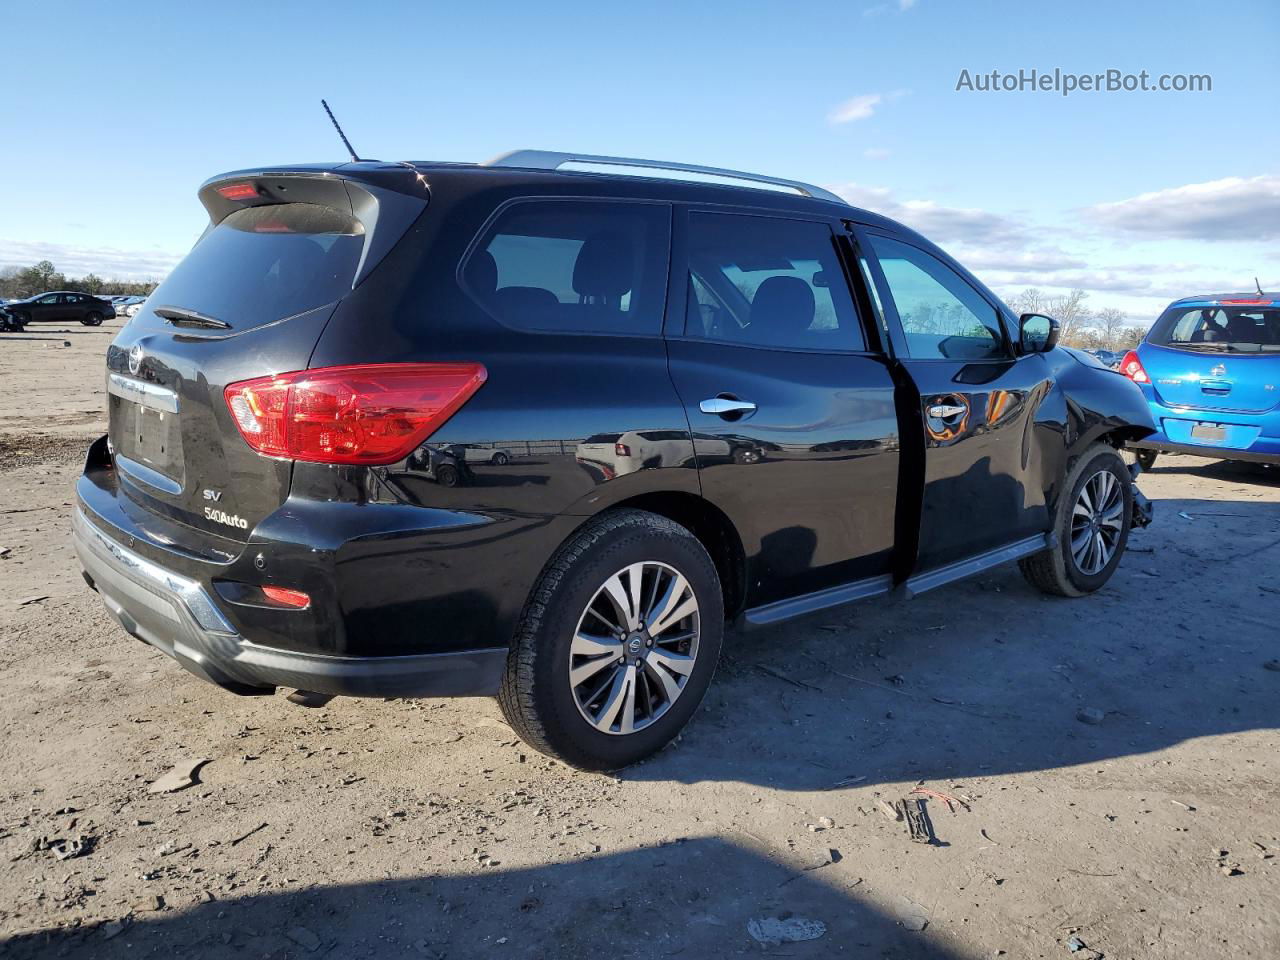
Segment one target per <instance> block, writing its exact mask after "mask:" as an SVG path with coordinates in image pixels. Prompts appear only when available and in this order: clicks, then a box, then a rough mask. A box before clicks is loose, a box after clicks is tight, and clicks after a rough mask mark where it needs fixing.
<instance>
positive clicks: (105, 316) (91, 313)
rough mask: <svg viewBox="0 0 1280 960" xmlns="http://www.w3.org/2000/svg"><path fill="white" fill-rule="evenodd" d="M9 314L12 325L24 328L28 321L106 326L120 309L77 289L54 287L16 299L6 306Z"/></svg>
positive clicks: (16, 327)
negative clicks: (48, 290)
mask: <svg viewBox="0 0 1280 960" xmlns="http://www.w3.org/2000/svg"><path fill="white" fill-rule="evenodd" d="M3 309H4V311H5V312H6V313H8V314H9V318H10V321H9V322H10V325H11V326H13V327H14V328H15V329H17V330H21V329H22V328H23V327H24V326H26V325H27V324H28V323H39V322H49V323H82V324H84V325H85V326H86V327H97V326H101V325H102V321H103V320H113V319H115V315H116V308H115V307H113V306H112V305H111V304H110V303H108V302H107V301H106V300H100V299H98V298H97V297H94V296H91V295H89V294H87V293H76V292H75V291H74V290H54V291H53V292H51V293H41V294H38V295H37V296H34V297H27V299H25V300H12V301H10V302H9V303H6V304H5V305H4V307H3Z"/></svg>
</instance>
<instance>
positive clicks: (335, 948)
mask: <svg viewBox="0 0 1280 960" xmlns="http://www.w3.org/2000/svg"><path fill="white" fill-rule="evenodd" d="M742 839H743V841H744V842H743V843H736V842H729V841H727V840H722V839H716V838H693V839H687V840H672V841H671V842H667V843H663V844H660V845H657V846H653V847H646V848H641V849H635V850H630V851H625V852H621V853H616V854H607V855H599V856H590V857H585V858H578V859H575V860H572V861H568V862H563V863H556V864H549V865H542V866H536V867H530V868H513V869H507V868H505V867H502V866H497V867H495V868H493V869H489V870H480V871H476V870H472V871H471V872H470V873H467V874H462V875H459V874H457V873H446V872H444V871H441V872H438V873H433V874H422V875H419V876H413V877H409V878H406V879H387V880H380V881H375V882H369V883H351V884H343V885H340V886H327V887H314V888H310V889H304V890H298V891H291V892H286V893H257V894H251V895H248V896H243V897H230V898H228V899H225V900H216V901H213V902H208V903H200V904H198V905H196V906H192V907H189V908H186V909H181V910H172V909H171V910H167V911H165V912H162V913H139V914H135V915H134V916H133V917H132V920H131V922H129V923H128V924H127V925H125V926H124V927H123V929H117V927H116V926H115V925H111V924H107V925H97V926H84V927H76V928H61V929H56V930H45V931H40V932H37V933H32V934H25V935H19V936H15V937H12V938H10V939H8V940H0V952H3V954H4V956H5V957H6V958H15V960H34V958H44V957H53V956H57V957H68V958H73V960H74V958H93V960H116V958H132V957H138V956H143V955H146V956H166V957H176V956H184V957H186V956H192V957H194V956H199V957H201V958H202V960H222V958H232V957H236V958H239V957H244V956H253V957H271V958H280V960H284V958H286V957H309V956H313V957H349V956H357V955H358V956H362V957H428V958H442V957H446V956H447V957H448V958H449V960H457V958H467V957H482V956H483V957H492V956H494V955H495V951H501V955H502V956H505V957H520V958H547V960H562V958H565V960H568V958H583V960H586V958H592V960H594V958H599V957H617V958H624V957H634V958H649V957H673V956H680V957H689V958H699V957H721V956H728V955H731V954H738V953H746V952H760V951H761V949H762V947H763V946H764V945H763V944H761V943H759V942H757V940H756V939H755V938H753V937H752V935H751V934H750V933H749V932H748V923H749V921H751V920H753V919H761V918H775V919H776V918H783V919H791V920H801V919H802V920H816V921H819V922H821V923H822V924H824V925H825V927H826V930H825V933H823V934H822V935H821V936H820V937H818V938H817V939H813V940H807V941H799V942H787V943H785V944H783V945H782V946H781V947H778V945H777V944H776V943H775V944H773V945H772V947H773V948H776V949H772V950H770V949H769V948H766V950H768V952H771V953H772V954H773V955H777V956H792V957H826V956H832V955H834V954H837V953H843V954H848V955H853V956H875V957H900V958H933V960H949V958H955V960H959V955H958V954H956V953H954V952H953V951H951V950H949V949H946V948H944V947H941V946H939V945H938V943H937V941H936V939H935V938H934V937H933V935H932V934H931V932H930V931H929V930H928V928H927V926H926V927H925V929H924V930H923V932H913V931H912V930H910V929H908V927H912V926H914V927H916V928H917V929H918V928H919V927H920V926H921V921H924V922H925V923H927V922H928V919H929V914H928V908H927V907H925V906H921V905H919V904H915V903H912V902H911V901H907V900H902V899H895V898H893V897H891V896H889V895H886V896H885V900H886V902H885V903H884V904H883V905H872V904H871V903H870V902H869V900H870V898H869V897H865V896H858V897H855V896H853V895H851V894H850V893H849V892H847V889H846V888H847V887H849V886H852V885H854V884H856V883H857V882H858V876H859V875H858V873H857V871H856V864H854V863H852V862H851V860H852V858H850V859H840V860H839V861H838V862H832V863H829V864H828V865H826V866H825V867H822V868H820V869H812V870H808V871H806V870H804V869H803V867H802V866H798V865H788V864H783V863H779V862H778V861H776V860H774V859H772V858H770V857H769V856H766V855H763V854H761V853H760V852H757V851H756V850H755V849H753V847H752V841H751V840H750V839H749V838H746V837H744V838H742ZM833 859H834V858H833ZM904 923H905V926H904Z"/></svg>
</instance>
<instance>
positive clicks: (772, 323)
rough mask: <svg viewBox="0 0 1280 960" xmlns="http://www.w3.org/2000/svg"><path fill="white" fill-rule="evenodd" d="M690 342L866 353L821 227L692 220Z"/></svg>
mask: <svg viewBox="0 0 1280 960" xmlns="http://www.w3.org/2000/svg"><path fill="white" fill-rule="evenodd" d="M688 248H689V284H688V291H689V293H688V296H689V302H688V311H687V316H686V321H685V332H686V333H687V335H689V336H693V337H704V338H706V339H708V340H723V341H726V342H728V343H743V344H751V345H753V346H762V347H793V348H800V349H806V350H865V349H866V340H865V338H864V337H863V333H862V328H861V326H860V325H859V323H858V315H857V313H856V311H855V310H854V307H853V299H852V298H851V297H850V295H849V286H848V283H847V282H846V281H845V276H844V271H843V270H842V269H841V266H840V260H839V258H838V257H837V256H836V248H835V243H834V238H833V236H832V233H831V228H830V227H829V226H827V225H826V224H825V223H817V222H814V221H807V220H784V219H781V218H774V217H755V216H741V215H738V214H724V213H690V214H689V244H688Z"/></svg>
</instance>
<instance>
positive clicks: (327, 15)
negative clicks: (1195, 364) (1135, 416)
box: [0, 0, 1280, 323]
mask: <svg viewBox="0 0 1280 960" xmlns="http://www.w3.org/2000/svg"><path fill="white" fill-rule="evenodd" d="M197 6H204V5H194V4H193V5H186V4H175V3H172V2H168V0H166V2H151V0H119V2H117V3H113V4H102V3H99V2H61V0H11V3H10V4H9V5H8V8H7V10H6V13H5V18H4V20H5V33H6V38H7V39H6V42H5V50H6V56H5V61H6V62H5V81H4V83H3V85H0V136H3V138H4V142H5V144H6V147H5V149H4V150H2V151H0V266H4V265H19V266H24V265H27V264H30V263H32V262H35V261H36V260H39V259H49V260H52V261H53V262H54V263H55V264H56V265H57V267H58V268H59V269H61V270H63V271H64V272H66V273H68V274H72V275H79V274H82V273H86V272H89V271H93V272H95V273H97V274H99V275H100V276H107V277H119V278H131V279H134V278H137V279H143V278H159V277H161V276H163V274H164V273H165V272H166V271H167V270H168V269H169V268H170V267H171V266H172V265H173V264H174V263H175V262H177V260H178V259H180V258H181V256H182V255H183V253H184V252H185V251H186V250H188V249H189V248H190V246H191V244H192V243H193V242H194V240H195V239H196V237H197V236H198V235H199V234H200V231H201V230H202V228H203V225H204V211H203V208H202V207H201V206H200V205H199V203H198V202H197V200H196V195H195V193H196V188H197V187H198V186H199V184H200V183H201V182H202V181H203V180H205V179H206V178H208V177H209V176H211V175H213V174H215V173H219V172H223V171H226V170H234V169H238V168H242V167H249V166H256V165H259V164H264V163H277V162H293V161H323V160H339V159H341V158H342V156H343V151H342V149H341V144H340V143H339V141H338V140H337V138H336V136H335V135H334V132H333V129H332V128H331V127H330V125H329V122H328V120H327V119H326V118H325V116H324V114H323V112H322V111H321V108H320V105H319V99H320V98H321V97H322V96H323V97H326V98H327V99H328V100H329V103H330V105H331V106H332V107H333V108H334V110H335V112H336V113H337V114H338V117H339V119H340V120H341V121H342V123H343V126H344V127H345V129H346V131H347V134H348V136H349V137H350V138H351V139H352V141H353V142H354V144H355V146H356V149H357V150H358V151H359V152H360V153H361V155H362V156H371V157H376V158H378V159H382V160H405V159H412V160H421V159H438V160H476V161H479V160H484V159H487V158H490V157H492V156H494V155H496V154H499V153H502V152H505V151H508V150H512V149H516V148H538V149H551V150H565V151H582V152H587V153H597V154H610V155H619V156H633V157H648V158H656V159H664V160H679V161H684V162H690V163H700V164H706V165H711V166H717V167H729V168H734V169H740V170H751V171H757V172H761V173H768V174H773V175H777V176H781V177H787V178H790V179H797V180H803V181H808V182H812V183H817V184H820V185H823V186H827V187H829V188H831V189H834V190H835V191H837V192H838V193H840V194H841V195H842V196H845V197H846V198H848V199H849V200H850V201H852V202H853V203H855V204H856V205H858V206H862V207H865V208H867V209H871V210H874V211H876V212H879V213H882V214H885V215H888V216H890V217H893V218H895V219H898V220H901V221H903V222H905V223H907V224H908V225H910V226H913V227H915V228H916V229H918V230H920V231H921V232H923V233H924V234H925V235H926V236H928V237H929V238H930V239H932V240H934V241H935V242H937V243H939V244H940V245H941V246H942V247H944V248H945V249H947V250H948V252H950V253H951V254H953V255H954V256H956V257H957V258H958V259H959V260H960V261H961V262H962V263H964V264H965V265H966V266H968V267H969V268H970V269H971V270H972V271H973V272H974V273H976V274H977V275H978V276H979V277H980V278H981V279H983V280H984V281H985V282H986V283H987V284H988V285H990V286H992V287H993V288H995V289H996V290H997V291H998V292H1000V293H1003V294H1006V295H1011V294H1013V293H1016V292H1018V291H1020V290H1022V289H1024V288H1026V287H1036V288H1038V289H1040V290H1042V291H1044V292H1045V293H1047V294H1051V295H1052V294H1060V293H1062V292H1064V291H1066V290H1068V289H1070V288H1073V287H1079V288H1081V289H1083V290H1085V291H1086V292H1087V293H1088V295H1089V301H1088V303H1089V305H1090V306H1091V307H1093V308H1094V309H1100V308H1103V307H1116V308H1119V309H1121V310H1124V311H1125V312H1127V313H1129V314H1130V315H1131V316H1132V317H1133V318H1134V322H1137V323H1148V322H1150V321H1151V320H1152V319H1154V317H1155V315H1156V314H1158V312H1159V311H1160V309H1161V308H1162V307H1163V306H1164V305H1165V304H1167V303H1168V302H1169V301H1170V300H1172V299H1175V298H1177V297H1181V296H1186V295H1189V294H1193V293H1201V292H1211V291H1225V290H1245V289H1251V288H1252V285H1253V278H1254V277H1255V275H1256V276H1257V277H1258V278H1259V279H1260V280H1261V281H1262V283H1263V286H1264V288H1266V289H1270V290H1277V289H1280V123H1277V116H1276V106H1275V105H1276V102H1277V98H1276V94H1277V86H1280V74H1277V72H1276V70H1275V57H1274V54H1273V52H1272V50H1271V48H1270V46H1268V45H1267V44H1268V43H1270V41H1269V40H1267V39H1266V38H1274V37H1275V36H1276V35H1277V33H1278V32H1280V2H1277V0H1216V2H1214V3H1203V2H1186V0H1164V2H1147V0H1105V2H1098V0H1072V2H1069V3H1052V4H1050V3H1027V2H1025V0H839V2H828V0H809V2H807V3H805V4H803V5H796V4H786V3H776V4H765V3H753V2H749V0H735V2H733V3H729V2H713V0H704V2H702V3H699V4H690V3H687V2H686V3H676V2H672V3H668V2H664V0H658V2H652V3H644V4H607V3H601V2H596V3H556V2H554V0H545V2H540V3H537V4H531V3H527V2H520V3H507V2H502V0H488V2H485V3H472V4H458V3H448V4H445V3H432V2H413V3H407V2H401V0H382V2H378V3H368V4H355V5H353V4H350V3H343V4H337V3H325V2H322V0H310V2H305V3H303V2H296V3H295V2H290V0H283V2H277V3H272V4H262V3H260V2H255V3H239V2H234V0H232V2H224V3H220V4H218V5H217V6H216V7H213V6H204V9H203V12H196V10H197ZM50 37H56V38H57V42H56V43H55V44H52V45H50V44H48V43H45V42H43V40H44V39H47V38H50ZM1032 69H1036V70H1038V71H1040V72H1041V73H1042V74H1044V73H1046V72H1047V73H1048V74H1050V75H1051V74H1052V73H1053V71H1054V70H1055V69H1057V70H1060V71H1062V72H1064V73H1071V74H1077V75H1085V74H1094V73H1099V72H1105V71H1107V70H1109V69H1112V70H1117V71H1119V72H1120V73H1121V74H1134V75H1136V74H1138V73H1140V72H1141V71H1144V70H1145V71H1148V73H1149V74H1150V79H1149V82H1151V83H1156V82H1158V78H1159V77H1160V76H1161V75H1162V74H1184V75H1185V74H1201V75H1203V74H1207V75H1208V76H1209V77H1211V81H1212V90H1211V91H1199V92H1173V91H1168V92H1164V91H1146V92H1143V91H1132V92H1125V91H1115V92H1106V91H1101V92H1093V91H1082V90H1076V91H1074V92H1072V93H1071V94H1070V95H1068V96H1063V95H1062V94H1061V93H1060V92H1053V91H1049V92H1042V91H1031V90H1022V91H1013V92H1010V91H1003V90H997V91H985V92H984V91H982V90H978V89H961V90H957V86H958V84H960V83H961V82H962V79H963V77H965V76H966V75H965V74H963V73H962V71H968V74H967V76H968V78H969V85H970V86H974V87H976V86H978V85H980V84H981V82H982V81H980V80H977V79H975V78H978V77H980V76H983V75H989V74H990V73H991V71H993V70H995V71H999V72H1000V73H1002V74H1015V75H1016V74H1017V73H1018V71H1019V70H1025V71H1030V70H1032Z"/></svg>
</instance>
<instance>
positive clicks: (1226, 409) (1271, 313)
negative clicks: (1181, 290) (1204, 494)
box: [1120, 291, 1280, 468]
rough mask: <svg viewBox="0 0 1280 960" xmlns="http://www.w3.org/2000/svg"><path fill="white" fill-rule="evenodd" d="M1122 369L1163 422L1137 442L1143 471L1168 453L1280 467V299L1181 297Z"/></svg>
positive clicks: (1278, 296)
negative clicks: (1248, 461) (1159, 456)
mask: <svg viewBox="0 0 1280 960" xmlns="http://www.w3.org/2000/svg"><path fill="white" fill-rule="evenodd" d="M1120 372H1121V373H1123V374H1124V375H1125V376H1127V377H1128V378H1129V379H1130V380H1132V381H1134V383H1136V384H1137V385H1138V386H1139V387H1141V388H1142V393H1143V395H1144V396H1145V397H1146V398H1147V403H1148V404H1150V406H1151V417H1152V419H1153V420H1155V423H1156V432H1155V433H1154V434H1152V435H1151V436H1149V437H1146V438H1145V439H1143V440H1140V441H1137V442H1136V443H1132V444H1130V447H1131V449H1133V450H1135V451H1136V452H1137V454H1138V461H1139V463H1141V464H1142V465H1143V467H1145V468H1150V467H1151V465H1152V464H1153V463H1154V462H1155V458H1156V455H1157V454H1158V453H1162V452H1168V453H1189V454H1192V455H1194V456H1199V457H1213V458H1215V459H1223V460H1253V461H1260V462H1263V463H1271V464H1280V294H1274V293H1262V292H1260V291H1259V292H1258V293H1256V294H1241V293H1224V294H1219V295H1216V296H1204V297H1187V298H1185V299H1182V300H1175V301H1174V302H1173V303H1171V304H1170V305H1169V306H1168V308H1167V309H1166V310H1165V312H1164V313H1163V314H1162V315H1161V316H1160V319H1159V320H1157V321H1156V322H1155V325H1154V326H1152V328H1151V331H1150V332H1149V333H1148V334H1147V336H1146V339H1145V340H1144V341H1143V342H1142V343H1140V344H1139V345H1138V349H1137V350H1130V351H1129V352H1128V353H1127V354H1125V356H1124V359H1123V360H1122V361H1121V362H1120Z"/></svg>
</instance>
